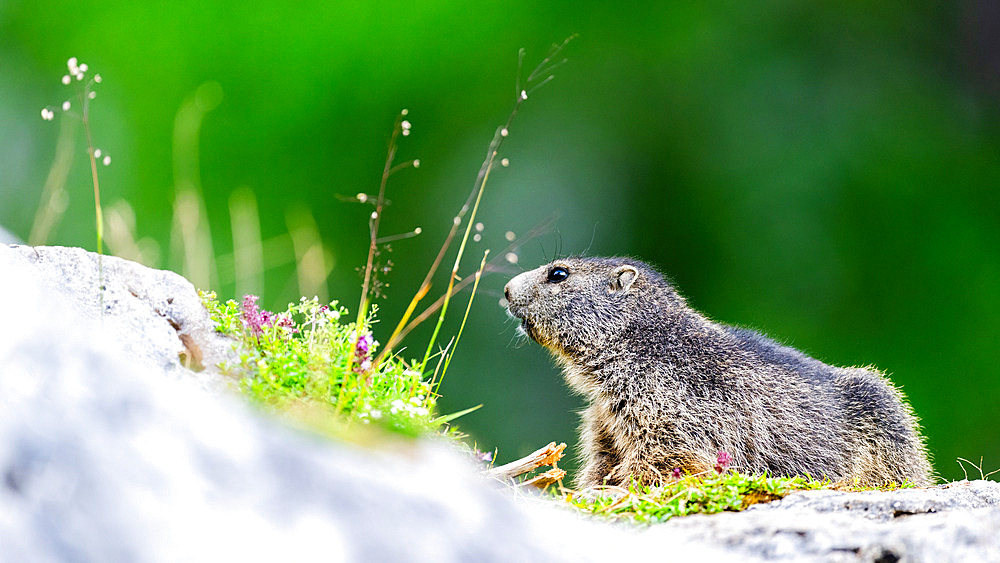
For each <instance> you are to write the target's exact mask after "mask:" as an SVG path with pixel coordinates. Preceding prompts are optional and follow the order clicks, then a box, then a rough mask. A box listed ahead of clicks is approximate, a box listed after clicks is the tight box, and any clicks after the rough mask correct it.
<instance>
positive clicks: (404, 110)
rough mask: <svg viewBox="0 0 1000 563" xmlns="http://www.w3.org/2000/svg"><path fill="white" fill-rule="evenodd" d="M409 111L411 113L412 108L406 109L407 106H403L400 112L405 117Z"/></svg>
mask: <svg viewBox="0 0 1000 563" xmlns="http://www.w3.org/2000/svg"><path fill="white" fill-rule="evenodd" d="M408 113H410V110H408V109H406V108H403V111H401V112H399V115H402V116H404V117H405V116H406V114H408Z"/></svg>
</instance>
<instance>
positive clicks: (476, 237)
mask: <svg viewBox="0 0 1000 563" xmlns="http://www.w3.org/2000/svg"><path fill="white" fill-rule="evenodd" d="M481 240H483V235H481V234H479V233H476V234H474V235H472V241H473V242H479V241H481Z"/></svg>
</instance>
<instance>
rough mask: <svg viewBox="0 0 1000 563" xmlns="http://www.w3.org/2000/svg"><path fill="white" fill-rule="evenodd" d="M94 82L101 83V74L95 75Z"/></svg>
mask: <svg viewBox="0 0 1000 563" xmlns="http://www.w3.org/2000/svg"><path fill="white" fill-rule="evenodd" d="M94 82H97V83H98V84H100V83H101V75H100V74H95V75H94Z"/></svg>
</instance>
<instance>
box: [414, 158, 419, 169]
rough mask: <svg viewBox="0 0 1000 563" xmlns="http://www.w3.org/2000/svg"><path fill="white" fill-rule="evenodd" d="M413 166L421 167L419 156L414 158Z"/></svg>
mask: <svg viewBox="0 0 1000 563" xmlns="http://www.w3.org/2000/svg"><path fill="white" fill-rule="evenodd" d="M413 167H414V168H420V159H419V158H416V159H414V160H413Z"/></svg>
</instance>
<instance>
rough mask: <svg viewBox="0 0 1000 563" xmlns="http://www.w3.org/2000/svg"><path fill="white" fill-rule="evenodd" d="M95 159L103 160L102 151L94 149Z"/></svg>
mask: <svg viewBox="0 0 1000 563" xmlns="http://www.w3.org/2000/svg"><path fill="white" fill-rule="evenodd" d="M94 158H101V149H94Z"/></svg>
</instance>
